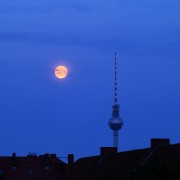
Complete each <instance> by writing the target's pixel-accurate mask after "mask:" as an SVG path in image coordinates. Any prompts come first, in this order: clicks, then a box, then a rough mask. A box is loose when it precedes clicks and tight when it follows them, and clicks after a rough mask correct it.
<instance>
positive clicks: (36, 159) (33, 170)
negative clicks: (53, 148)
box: [0, 155, 66, 180]
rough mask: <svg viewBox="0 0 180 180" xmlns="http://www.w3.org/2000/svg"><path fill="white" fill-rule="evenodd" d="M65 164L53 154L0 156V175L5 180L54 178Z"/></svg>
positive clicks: (62, 170) (63, 169)
mask: <svg viewBox="0 0 180 180" xmlns="http://www.w3.org/2000/svg"><path fill="white" fill-rule="evenodd" d="M65 168H66V164H65V163H64V162H63V161H61V160H59V159H58V158H56V157H55V156H48V155H44V156H27V157H16V156H12V157H6V156H3V157H0V176H1V177H2V176H4V177H5V179H6V180H16V179H17V180H21V179H22V180H30V179H33V180H41V179H42V180H52V179H53V180H54V179H55V177H61V176H62V175H63V174H64V171H65Z"/></svg>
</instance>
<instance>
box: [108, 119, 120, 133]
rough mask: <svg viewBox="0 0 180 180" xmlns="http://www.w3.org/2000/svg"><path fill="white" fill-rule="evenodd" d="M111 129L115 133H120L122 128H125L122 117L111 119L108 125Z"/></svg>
mask: <svg viewBox="0 0 180 180" xmlns="http://www.w3.org/2000/svg"><path fill="white" fill-rule="evenodd" d="M108 125H109V127H110V128H111V129H112V130H114V131H118V130H120V129H121V128H122V126H123V121H122V119H121V118H120V117H111V118H110V119H109V123H108Z"/></svg>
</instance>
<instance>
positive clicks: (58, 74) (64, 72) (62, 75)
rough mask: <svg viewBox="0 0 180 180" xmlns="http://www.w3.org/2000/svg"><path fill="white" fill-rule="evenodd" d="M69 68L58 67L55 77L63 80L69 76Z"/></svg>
mask: <svg viewBox="0 0 180 180" xmlns="http://www.w3.org/2000/svg"><path fill="white" fill-rule="evenodd" d="M67 73H68V71H67V68H66V67H65V66H57V67H56V69H55V75H56V77H57V78H59V79H63V78H65V77H66V76H67Z"/></svg>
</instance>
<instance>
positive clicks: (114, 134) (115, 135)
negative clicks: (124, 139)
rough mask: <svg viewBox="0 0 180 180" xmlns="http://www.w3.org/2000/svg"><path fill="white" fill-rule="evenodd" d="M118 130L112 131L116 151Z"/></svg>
mask: <svg viewBox="0 0 180 180" xmlns="http://www.w3.org/2000/svg"><path fill="white" fill-rule="evenodd" d="M118 135H119V133H118V131H114V133H113V138H114V139H113V146H114V147H116V148H117V151H118Z"/></svg>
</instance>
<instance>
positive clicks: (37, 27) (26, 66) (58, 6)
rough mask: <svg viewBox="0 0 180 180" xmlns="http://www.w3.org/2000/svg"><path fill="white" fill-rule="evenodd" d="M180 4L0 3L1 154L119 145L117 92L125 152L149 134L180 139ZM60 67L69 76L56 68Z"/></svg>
mask: <svg viewBox="0 0 180 180" xmlns="http://www.w3.org/2000/svg"><path fill="white" fill-rule="evenodd" d="M179 7H180V2H177V1H171V2H168V1H162V0H160V1H158V2H157V1H155V0H153V1H151V2H144V1H141V0H137V1H136V2H134V1H133V0H129V1H125V0H123V1H121V2H119V1H116V0H113V1H111V2H110V1H107V0H104V1H102V0H101V1H98V2H97V1H91V2H84V1H82V0H77V1H72V0H68V1H65V0H62V1H60V2H59V1H56V0H55V1H53V2H51V1H49V0H46V1H43V0H39V1H36V2H31V1H28V2H25V1H23V0H19V1H13V0H7V1H6V2H0V15H1V16H0V24H1V28H0V84H1V86H0V123H1V124H0V125H1V130H0V137H1V154H2V155H11V154H12V152H16V153H17V155H26V154H28V153H29V152H35V153H37V154H44V153H47V152H48V153H56V154H57V156H66V155H67V154H68V153H73V154H74V155H75V158H79V157H86V156H93V155H97V154H99V147H102V146H113V144H112V140H113V137H112V131H111V130H110V129H109V127H108V125H107V123H108V119H109V117H110V116H111V113H112V112H111V111H112V104H113V100H114V99H113V98H114V97H113V95H114V52H117V60H118V98H119V99H118V101H119V104H120V105H121V118H122V119H123V122H124V126H123V128H122V130H121V131H119V151H120V152H122V151H127V150H131V149H136V148H144V147H148V146H149V139H151V138H153V137H155V138H170V139H171V142H172V144H173V143H179V137H180V134H179V125H180V121H179V120H180V114H179V107H180V95H179V92H180V83H179V81H180V80H179V77H180V71H179V69H180V51H179V44H180V24H179V18H180V12H179ZM58 65H65V66H66V67H67V68H68V76H67V78H65V79H63V80H59V79H57V78H56V77H55V76H54V69H55V67H57V66H58Z"/></svg>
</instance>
